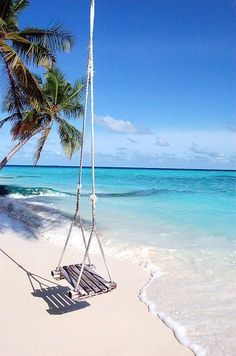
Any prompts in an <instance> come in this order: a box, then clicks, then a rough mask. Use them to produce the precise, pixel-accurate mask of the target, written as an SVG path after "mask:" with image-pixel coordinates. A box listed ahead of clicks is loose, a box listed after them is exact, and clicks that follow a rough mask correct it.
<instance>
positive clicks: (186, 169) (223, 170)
mask: <svg viewBox="0 0 236 356" xmlns="http://www.w3.org/2000/svg"><path fill="white" fill-rule="evenodd" d="M5 167H32V168H37V167H42V168H79V166H69V165H66V166H65V165H47V164H39V165H37V166H35V165H32V164H8V165H6V166H5ZM83 168H91V166H87V165H85V166H83ZM95 168H99V169H147V170H163V171H165V170H166V171H167V170H171V171H174V170H178V171H221V172H236V169H227V168H224V169H221V168H170V167H169V168H168V167H165V168H161V167H121V166H117V167H111V166H110V167H109V166H95Z"/></svg>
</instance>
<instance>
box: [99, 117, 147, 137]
mask: <svg viewBox="0 0 236 356" xmlns="http://www.w3.org/2000/svg"><path fill="white" fill-rule="evenodd" d="M95 122H96V124H98V125H100V126H103V127H106V128H108V129H109V130H111V131H113V132H116V133H120V134H133V135H137V134H138V135H150V134H152V133H151V131H150V130H149V129H143V130H139V129H138V128H137V127H136V126H135V125H134V124H132V122H130V121H128V120H121V119H115V118H113V117H111V116H109V115H105V116H96V117H95Z"/></svg>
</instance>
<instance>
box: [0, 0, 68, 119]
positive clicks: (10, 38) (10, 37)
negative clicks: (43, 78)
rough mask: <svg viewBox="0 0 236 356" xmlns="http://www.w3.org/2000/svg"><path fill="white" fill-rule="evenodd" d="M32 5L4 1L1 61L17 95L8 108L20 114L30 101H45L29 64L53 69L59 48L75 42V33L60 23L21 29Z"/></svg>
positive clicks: (22, 0)
mask: <svg viewBox="0 0 236 356" xmlns="http://www.w3.org/2000/svg"><path fill="white" fill-rule="evenodd" d="M28 5H29V1H28V0H0V64H1V65H2V67H3V69H4V73H5V74H6V76H5V77H6V79H7V81H8V84H9V87H10V90H11V95H12V97H13V98H14V101H11V107H7V108H5V109H6V110H10V111H11V112H13V111H15V112H16V113H17V114H18V117H21V111H22V110H23V107H24V103H25V102H26V101H34V100H35V98H36V99H37V100H41V101H42V100H43V95H42V92H41V89H40V86H39V84H38V81H37V79H36V78H35V76H34V75H33V74H32V73H31V72H30V70H29V69H28V67H27V66H28V65H30V64H33V65H36V66H43V67H45V68H47V69H49V68H51V67H52V66H53V64H54V63H55V60H56V57H55V51H58V50H59V51H69V50H70V47H71V45H72V44H73V39H72V36H71V35H70V34H69V33H68V32H66V31H64V30H63V28H62V26H61V25H59V24H55V25H54V26H52V27H51V28H48V29H41V28H35V27H30V28H25V29H22V30H21V29H19V26H18V17H19V14H20V13H21V11H22V10H24V9H25V8H26V7H27V6H28ZM4 87H7V85H6V84H5V83H4ZM22 98H23V102H22Z"/></svg>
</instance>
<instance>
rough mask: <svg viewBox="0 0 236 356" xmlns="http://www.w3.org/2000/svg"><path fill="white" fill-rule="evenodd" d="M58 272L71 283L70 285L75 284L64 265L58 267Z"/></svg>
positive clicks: (73, 285)
mask: <svg viewBox="0 0 236 356" xmlns="http://www.w3.org/2000/svg"><path fill="white" fill-rule="evenodd" d="M60 272H61V274H62V275H63V277H64V278H65V279H66V280H67V282H69V283H70V284H71V285H72V287H75V286H76V280H75V279H74V278H72V276H71V275H69V274H68V272H67V270H66V266H63V267H60Z"/></svg>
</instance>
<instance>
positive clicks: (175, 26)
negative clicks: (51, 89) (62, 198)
mask: <svg viewBox="0 0 236 356" xmlns="http://www.w3.org/2000/svg"><path fill="white" fill-rule="evenodd" d="M88 12H89V1H84V0H83V1H82V0H77V1H71V0H60V2H58V1H54V0H51V1H48V0H42V1H37V0H31V3H30V7H29V8H28V9H27V10H26V11H25V13H24V15H22V18H21V21H20V23H21V25H22V26H29V25H35V26H43V27H46V26H47V25H48V24H49V23H50V22H51V23H52V22H55V20H60V21H62V22H63V23H64V25H65V27H67V28H68V29H70V30H71V31H72V32H73V33H74V35H75V36H76V44H75V46H74V48H73V51H72V52H71V53H69V54H61V55H58V64H59V66H60V67H61V68H62V69H63V71H64V72H65V73H66V75H67V77H68V79H69V80H70V81H74V80H75V79H76V78H81V77H83V76H84V74H85V67H86V58H87V53H86V51H87V40H88V15H89V13H88ZM235 15H236V1H234V0H224V1H222V0H204V1H203V0H178V1H177V0H146V1H144V0H139V1H133V0H126V1H124V0H119V1H108V0H102V1H97V4H96V22H95V112H96V152H97V155H96V163H97V165H100V166H140V167H143V166H144V167H173V168H175V167H178V168H181V167H183V168H227V169H236V163H235V162H236V144H235V135H236V118H235V112H236V105H235V102H236V100H235V99H236V90H235V89H236V71H235V70H236V67H235V63H236V61H235V60H236V51H235V50H236V48H235V35H236V31H235V28H236V17H235ZM2 115H3V116H4V114H2ZM78 125H80V123H79V124H78ZM8 133H9V127H7V126H6V127H5V129H2V130H1V131H0V142H1V146H0V154H1V156H4V154H5V153H7V152H8V150H9V149H10V148H11V147H12V146H13V143H12V142H11V140H10V138H9V134H8ZM87 138H88V139H89V135H88V136H87ZM57 142H58V141H57V138H56V132H54V133H53V134H52V136H51V137H50V140H49V142H48V144H47V145H46V147H45V150H44V153H43V155H42V158H41V160H40V164H62V165H67V164H72V165H75V164H77V162H78V156H75V157H74V158H73V159H72V161H67V159H66V158H65V157H64V155H63V152H62V150H61V148H60V145H59V144H58V143H57ZM34 146H35V140H33V141H31V142H30V143H28V144H27V146H25V148H24V149H23V150H22V151H21V152H20V153H19V154H18V155H16V156H15V158H14V159H13V160H12V161H11V162H12V163H14V164H16V163H19V164H31V162H32V150H33V148H34ZM85 157H86V162H85V163H89V144H86V154H85Z"/></svg>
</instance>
